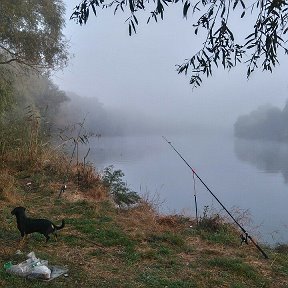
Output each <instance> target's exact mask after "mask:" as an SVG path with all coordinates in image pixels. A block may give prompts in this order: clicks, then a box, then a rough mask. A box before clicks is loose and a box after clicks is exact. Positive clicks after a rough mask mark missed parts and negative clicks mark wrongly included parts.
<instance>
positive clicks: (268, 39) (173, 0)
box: [71, 0, 288, 87]
mask: <svg viewBox="0 0 288 288" xmlns="http://www.w3.org/2000/svg"><path fill="white" fill-rule="evenodd" d="M177 3H180V4H181V5H182V6H183V17H184V18H188V17H190V16H192V17H193V19H195V20H193V27H194V33H195V35H198V33H199V31H200V30H203V31H204V33H205V41H204V43H203V46H202V47H201V49H199V51H198V52H196V53H195V54H194V55H193V56H192V57H190V58H189V59H186V60H185V61H184V62H183V63H182V64H181V65H177V71H178V73H184V74H188V72H189V73H191V78H190V84H192V86H193V87H198V86H200V85H201V82H202V76H203V75H206V76H207V77H209V76H211V75H212V71H213V69H214V68H218V66H222V67H223V68H224V69H231V68H233V67H235V66H236V65H237V64H239V63H242V62H244V63H246V64H247V77H248V78H249V76H250V75H251V73H252V72H254V71H255V70H256V68H258V66H261V67H262V69H263V70H267V71H270V72H272V70H273V68H274V67H275V65H276V64H278V63H279V60H278V55H279V52H280V51H282V52H284V54H287V52H288V49H287V48H286V42H287V36H286V32H287V30H288V25H287V23H288V7H287V5H288V1H285V0H255V1H243V0H201V1H197V0H196V1H193V0H181V1H179V0H153V1H146V0H113V1H111V2H106V1H105V0H82V1H81V3H80V4H79V5H77V6H76V7H75V9H74V12H73V14H72V15H71V19H76V21H77V22H78V23H79V24H86V22H87V20H88V18H89V10H90V8H91V9H92V11H93V12H94V14H95V15H97V9H98V10H99V9H100V8H113V9H114V14H115V13H116V12H117V11H118V10H121V11H123V12H126V11H127V10H128V11H127V13H129V15H130V16H129V17H128V19H127V20H126V22H128V27H129V35H132V34H133V33H136V27H137V25H138V24H139V20H138V18H137V16H138V14H140V12H141V11H142V14H143V11H146V10H147V8H149V9H150V12H149V16H148V19H147V23H149V21H150V19H154V20H155V21H156V22H157V21H158V19H159V18H160V19H161V20H163V18H164V10H165V8H168V7H170V6H172V5H175V4H177ZM151 6H152V7H151ZM138 12H139V13H138ZM247 12H250V13H247ZM233 14H236V17H239V18H240V20H241V19H242V18H244V17H247V16H246V15H247V14H251V15H252V16H250V18H248V17H247V18H248V20H249V21H250V20H251V18H253V19H252V21H253V22H251V26H250V27H251V30H250V32H249V31H248V32H246V37H245V38H244V39H239V40H236V36H237V35H236V34H237V33H235V32H234V31H235V29H234V28H235V27H234V28H233V29H232V27H233V25H232V24H231V23H232V21H231V20H232V18H233V17H232V16H233ZM136 15H137V16H136ZM242 21H243V22H244V20H242ZM243 22H242V23H241V24H243ZM234 24H235V23H234ZM241 24H240V25H241ZM237 26H239V25H238V24H237ZM238 32H239V31H238ZM239 34H240V33H239ZM238 38H240V37H238Z"/></svg>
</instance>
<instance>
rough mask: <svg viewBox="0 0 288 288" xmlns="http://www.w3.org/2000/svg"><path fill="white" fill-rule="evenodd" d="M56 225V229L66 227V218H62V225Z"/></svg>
mask: <svg viewBox="0 0 288 288" xmlns="http://www.w3.org/2000/svg"><path fill="white" fill-rule="evenodd" d="M54 226H55V229H56V230H60V229H62V228H64V226H65V221H64V219H63V220H62V224H61V225H60V226H56V225H54Z"/></svg>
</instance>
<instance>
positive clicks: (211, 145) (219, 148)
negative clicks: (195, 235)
mask: <svg viewBox="0 0 288 288" xmlns="http://www.w3.org/2000/svg"><path fill="white" fill-rule="evenodd" d="M165 136H166V137H167V138H168V140H169V141H172V144H173V145H174V146H175V148H176V149H177V150H178V151H179V152H180V153H181V154H182V156H183V157H184V158H185V159H186V160H187V162H188V163H189V164H190V165H191V166H192V167H193V169H195V171H196V172H197V174H198V175H199V176H200V177H201V178H202V179H203V181H204V182H205V183H206V184H207V186H208V187H209V188H210V189H211V190H212V191H213V193H214V194H215V195H216V196H217V197H218V198H219V200H220V201H221V202H222V203H223V204H224V206H225V207H226V208H227V209H228V210H230V211H234V212H233V213H236V212H235V211H238V212H239V211H240V212H241V211H242V212H243V213H244V212H245V213H248V214H249V217H250V219H251V220H252V222H253V223H248V222H247V223H244V224H243V225H244V226H245V229H247V231H248V232H249V233H250V234H251V235H255V236H256V237H259V236H260V239H261V240H262V241H266V242H269V243H271V244H273V243H277V242H287V241H288V228H287V221H286V219H288V209H287V207H286V205H287V203H288V193H287V178H286V177H287V176H286V175H287V174H286V172H285V171H286V167H287V162H286V161H284V160H283V159H284V158H286V156H287V151H288V148H287V147H286V148H285V145H283V144H279V143H278V144H279V145H277V143H273V145H272V143H268V144H267V145H265V143H261V142H257V141H247V140H246V141H243V140H239V139H237V138H234V137H233V135H232V133H229V132H226V133H222V132H220V131H218V132H217V133H206V132H203V131H201V133H199V131H197V132H196V131H195V132H194V133H190V134H188V133H186V135H180V134H177V135H175V134H168V135H165ZM90 146H91V148H92V149H91V151H90V154H89V158H90V161H92V162H93V163H94V164H95V166H96V168H97V169H100V170H101V169H103V168H104V167H106V166H109V165H113V166H114V169H121V170H122V171H123V172H124V173H125V180H126V181H127V184H128V185H129V187H130V188H131V189H132V190H134V191H137V192H139V193H140V194H146V193H149V194H150V196H153V195H155V194H157V196H159V197H160V202H162V201H163V204H162V205H161V206H160V212H162V213H169V214H171V213H181V214H186V215H187V214H188V215H191V216H195V206H194V182H193V175H192V172H191V170H190V169H189V168H188V167H187V166H186V165H185V163H184V162H183V161H182V160H181V159H180V157H179V156H178V155H177V154H176V153H175V152H174V151H173V150H172V149H171V147H170V146H169V145H168V144H167V143H166V142H165V141H164V140H163V139H162V137H161V135H149V134H145V135H140V136H139V135H138V136H135V135H132V136H117V137H101V138H99V139H94V140H92V141H91V142H90ZM273 151H274V152H273ZM275 151H277V152H275ZM269 153H272V154H269ZM275 153H276V155H277V156H275ZM269 155H270V156H269ZM271 158H272V159H273V161H272V162H271ZM278 160H279V161H278ZM270 163H272V164H270ZM195 184H196V191H195V192H196V193H197V199H198V209H199V213H200V215H202V214H201V213H203V210H204V207H205V206H209V208H210V209H212V210H215V211H220V210H221V207H220V206H219V204H218V203H217V201H216V200H215V199H214V198H213V197H212V196H211V195H210V194H209V192H208V191H207V190H206V189H205V188H204V187H203V185H202V184H201V183H200V182H199V181H197V180H196V183H195ZM152 198H153V197H152ZM222 212H223V211H222ZM242 212H241V213H242ZM223 213H224V212H223ZM241 213H240V214H241ZM224 214H225V213H224ZM236 214H237V213H236ZM238 216H239V215H238Z"/></svg>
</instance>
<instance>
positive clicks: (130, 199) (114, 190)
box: [102, 166, 140, 207]
mask: <svg viewBox="0 0 288 288" xmlns="http://www.w3.org/2000/svg"><path fill="white" fill-rule="evenodd" d="M123 176H124V173H123V172H122V170H114V169H113V166H108V167H106V168H105V169H104V176H103V179H102V180H103V183H104V184H105V185H106V186H107V187H109V189H110V193H111V195H112V198H113V200H114V201H115V203H116V204H117V205H119V207H123V206H130V205H133V204H136V203H137V202H139V200H140V196H139V195H138V194H137V193H136V192H134V191H131V190H130V189H129V187H128V186H127V184H126V183H125V182H124V181H123V179H122V177H123Z"/></svg>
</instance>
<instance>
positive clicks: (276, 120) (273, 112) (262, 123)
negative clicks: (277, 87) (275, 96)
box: [234, 102, 288, 141]
mask: <svg viewBox="0 0 288 288" xmlns="http://www.w3.org/2000/svg"><path fill="white" fill-rule="evenodd" d="M287 123H288V102H287V103H286V105H285V107H284V108H283V109H279V108H277V107H274V106H271V105H266V106H262V107H259V108H258V109H257V110H255V111H252V112H251V113H249V114H247V115H243V116H240V117H239V118H238V119H237V121H236V123H235V125H234V132H235V135H236V136H237V137H240V138H245V139H262V140H274V141H287V140H288V126H287Z"/></svg>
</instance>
